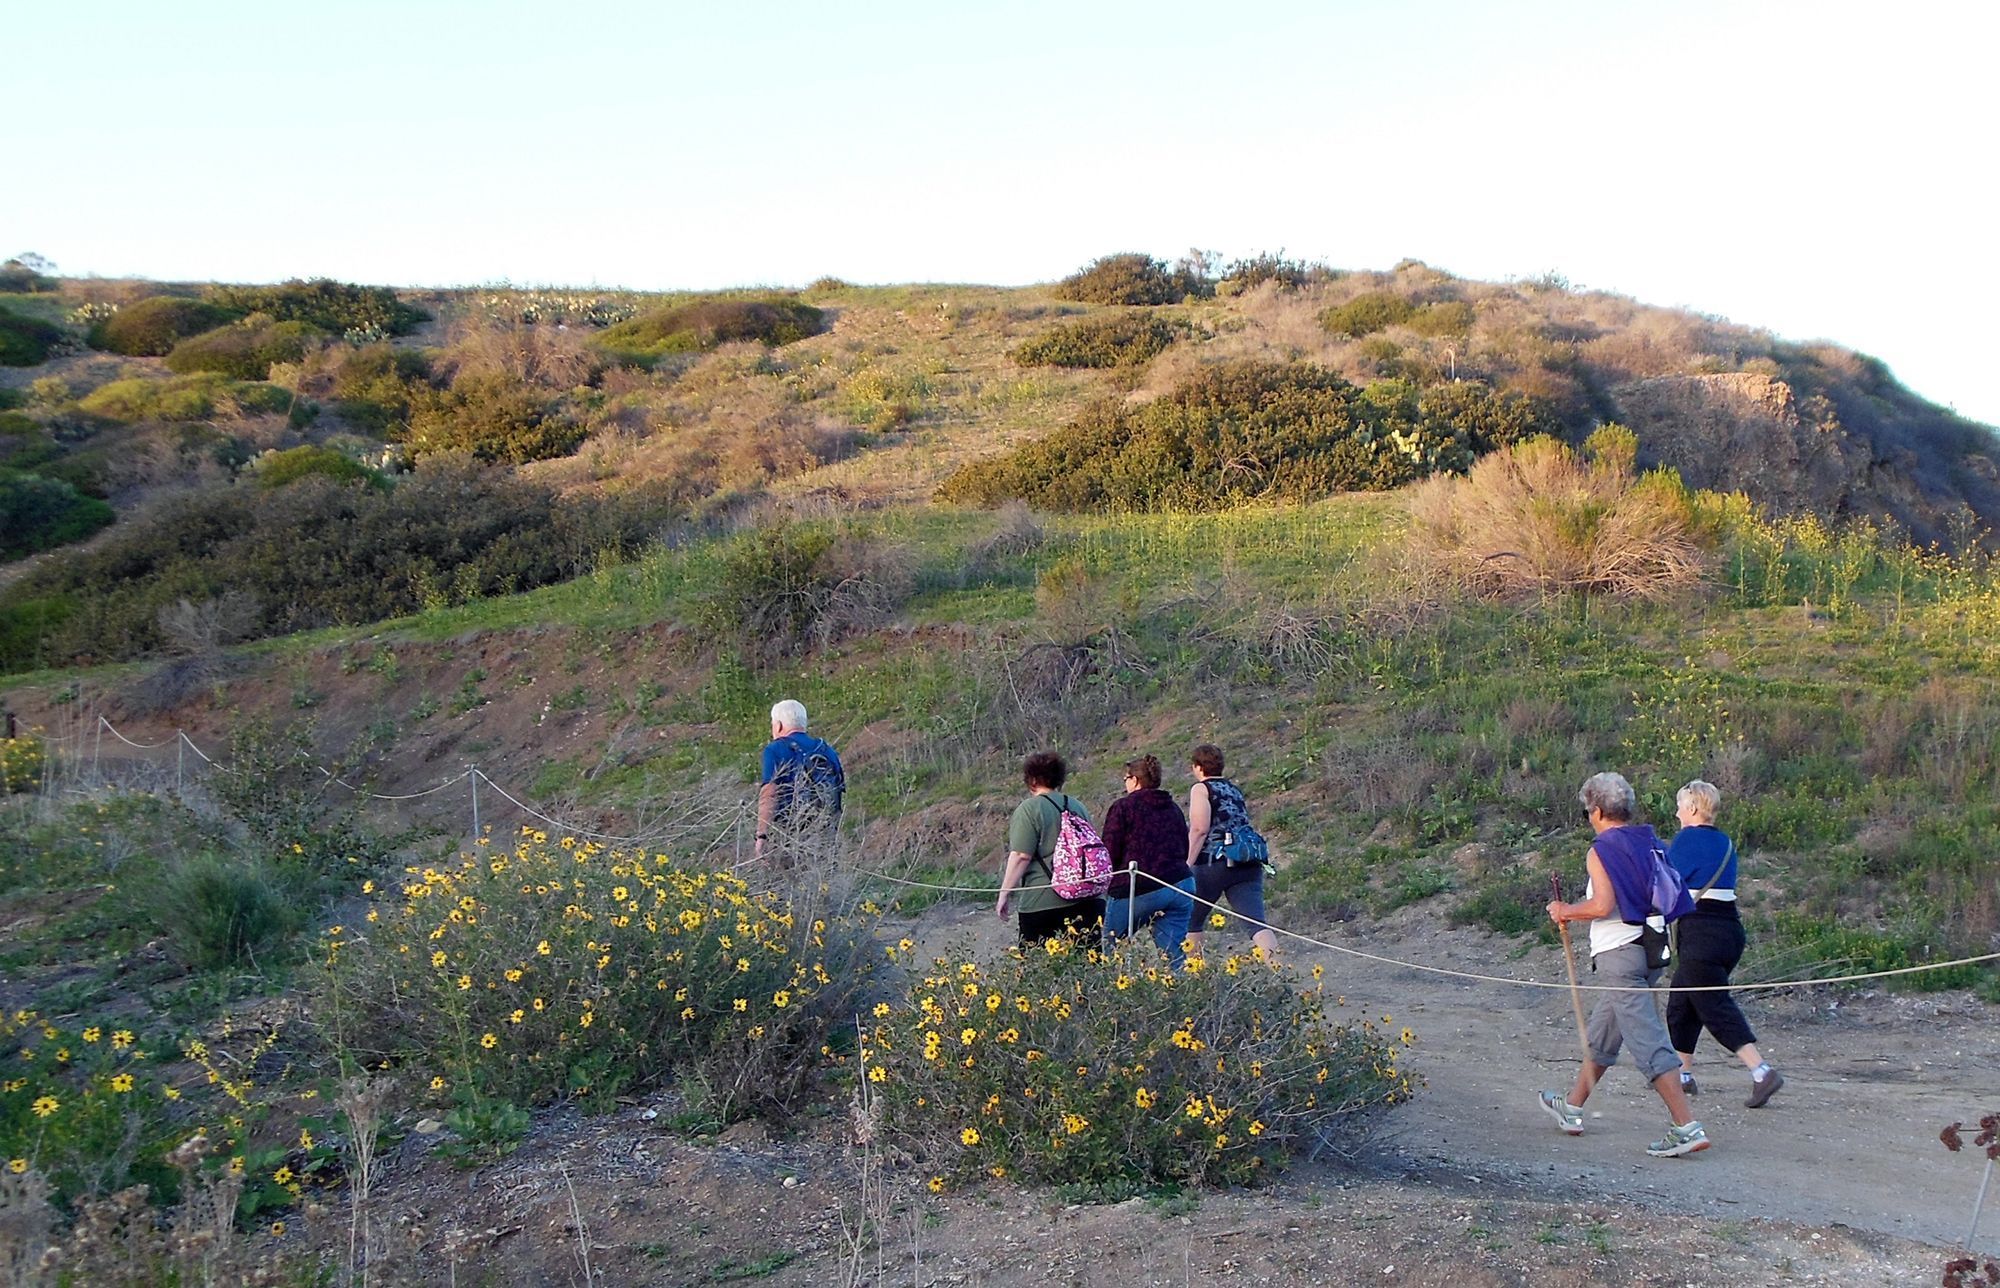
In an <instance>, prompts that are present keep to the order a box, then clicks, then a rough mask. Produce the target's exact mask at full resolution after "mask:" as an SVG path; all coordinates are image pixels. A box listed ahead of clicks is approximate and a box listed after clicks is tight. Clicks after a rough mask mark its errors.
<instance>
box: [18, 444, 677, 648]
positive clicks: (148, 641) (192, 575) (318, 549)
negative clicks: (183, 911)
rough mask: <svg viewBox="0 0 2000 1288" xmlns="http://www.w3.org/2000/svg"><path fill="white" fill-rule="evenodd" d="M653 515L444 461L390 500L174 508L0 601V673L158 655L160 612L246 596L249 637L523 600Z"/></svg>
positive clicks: (628, 539) (187, 502) (35, 576)
mask: <svg viewBox="0 0 2000 1288" xmlns="http://www.w3.org/2000/svg"><path fill="white" fill-rule="evenodd" d="M659 516H660V510H659V508H658V507H657V505H656V503H655V502H654V501H653V500H652V499H651V497H650V494H648V493H645V492H641V491H635V492H633V493H631V494H627V495H621V496H617V497H603V498H596V497H570V498H563V499H560V500H559V499H558V497H557V495H556V493H555V492H554V491H553V490H552V489H550V488H549V487H547V486H544V485H542V484H539V483H534V482H531V481H528V480H525V479H520V478H516V477H513V476H512V475H511V474H510V472H509V471H507V470H504V469H498V468H492V467H486V466H480V465H477V464H475V463H473V462H470V461H466V460H463V459H452V458H429V459H426V460H424V461H421V462H419V465H418V468H417V470H416V471H415V472H414V473H413V474H410V475H407V476H405V477H403V479H402V480H401V481H400V482H399V483H397V485H396V486H395V487H394V488H391V489H387V490H382V489H377V488H369V487H354V486H351V485H348V486H342V485H339V484H335V483H333V482H332V481H330V480H327V479H324V478H304V479H301V480H299V481H298V482H296V483H294V484H292V485H291V486H289V487H282V488H275V489H270V490H266V489H263V488H224V489H219V490H215V491H210V492H203V493H197V494H193V495H188V496H183V497H178V498H175V499H173V500H170V501H167V502H164V503H163V504H161V505H160V506H159V507H157V508H156V509H154V510H152V511H150V512H148V513H147V514H145V515H144V516H143V517H140V518H135V519H134V520H132V521H131V522H129V523H126V524H121V525H119V526H118V527H117V528H115V529H113V530H112V531H111V532H110V533H107V534H106V535H105V536H104V538H102V539H101V540H100V541H99V542H98V543H97V544H96V545H95V546H93V547H92V548H91V549H89V550H78V551H70V552H61V553H58V554H57V555H54V556H52V557H51V558H49V559H48V560H46V561H45V562H43V563H42V564H41V565H40V566H39V567H37V568H36V569H34V570H33V571H32V572H31V573H28V574H26V575H24V576H22V577H21V578H19V579H18V580H16V581H14V582H12V583H11V584H9V585H7V586H5V587H4V588H0V670H22V669H25V668H28V667H31V666H40V665H54V664H59V663H62V662H66V661H71V660H75V659H78V658H84V657H88V658H92V659H94V660H96V661H109V660H119V659H125V658H132V657H138V656H143V655H145V654H148V653H152V652H155V651H157V650H159V649H160V648H162V647H163V646H164V644H165V643H166V640H165V638H164V636H163V634H162V631H161V628H160V623H159V615H160V612H161V610H162V609H166V608H170V607H172V606H173V605H175V604H177V603H178V602H179V601H180V600H183V599H186V600H189V601H190V602H194V603H200V602H202V601H203V600H209V599H215V598H218V597H220V596H222V595H224V594H226V593H227V592H230V591H241V592H243V593H245V594H247V595H250V596H252V597H254V599H255V601H256V604H257V609H256V613H255V620H254V621H253V622H252V623H250V625H249V628H248V629H247V630H246V632H245V634H246V637H248V638H262V637H264V636H268V635H276V634H282V633H284V632H287V631H294V630H305V629H309V628H312V627H319V626H331V625H335V624H338V623H355V622H369V621H377V620H380V619H382V618H385V617H393V616H396V615H398V614H403V613H412V612H417V611H420V610H422V609H424V608H425V607H427V606H429V605H431V604H434V603H438V602H444V603H462V602H465V601H466V600H469V599H473V598H477V597H479V596H483V595H494V594H509V593H512V592H515V591H520V590H528V589H532V588H533V587H536V586H543V585H547V584H549V583H550V582H555V581H561V580H565V579H567V578H570V577H574V576H576V575H577V574H579V573H581V572H586V571H589V570H590V569H592V568H594V567H596V566H597V563H598V560H599V557H600V554H601V552H603V551H607V550H609V551H614V552H617V553H619V554H621V555H622V554H629V553H631V552H633V551H635V550H637V549H638V548H639V546H640V545H641V543H642V542H644V541H646V540H648V539H649V538H650V537H651V536H652V534H653V532H654V530H655V527H656V525H657V523H658V521H659Z"/></svg>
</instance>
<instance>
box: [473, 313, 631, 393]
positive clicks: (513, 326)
mask: <svg viewBox="0 0 2000 1288" xmlns="http://www.w3.org/2000/svg"><path fill="white" fill-rule="evenodd" d="M603 366H604V360H603V358H602V357H601V356H599V355H598V354H597V353H596V351H594V350H593V349H591V347H590V345H589V343H588V342H587V341H586V339H585V338H584V333H583V332H582V331H581V330H580V329H574V330H573V329H571V328H569V327H563V326H549V325H546V324H543V325H536V324H532V323H527V322H519V321H515V320H513V319H511V318H502V317H495V316H492V315H488V314H483V313H472V314H465V315H461V316H460V317H458V318H456V319H455V320H453V322H452V323H451V325H450V327H449V328H448V329H447V331H446V346H445V351H444V353H443V354H442V355H441V356H440V357H439V358H438V360H437V369H438V370H439V371H440V372H441V373H444V374H447V375H456V374H458V373H459V372H480V373H499V374H501V375H505V376H510V377H512V378H513V379H515V380H519V381H522V382H524V383H526V384H530V385H536V386H539V387H541V388H543V389H558V390H560V389H574V388H576V387H578V386H579V385H587V384H589V383H590V382H591V381H592V380H593V379H594V378H595V377H596V376H597V374H598V372H599V371H600V370H601V369H602V368H603Z"/></svg>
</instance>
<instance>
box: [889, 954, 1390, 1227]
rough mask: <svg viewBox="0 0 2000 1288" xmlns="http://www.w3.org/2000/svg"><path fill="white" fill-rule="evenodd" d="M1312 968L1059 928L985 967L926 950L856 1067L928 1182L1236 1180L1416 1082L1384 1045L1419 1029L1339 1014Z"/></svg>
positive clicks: (1354, 1122)
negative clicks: (924, 968)
mask: <svg viewBox="0 0 2000 1288" xmlns="http://www.w3.org/2000/svg"><path fill="white" fill-rule="evenodd" d="M898 949H901V950H903V951H907V949H908V941H904V943H903V944H902V945H898V947H897V948H892V949H891V950H890V952H891V954H892V955H894V954H895V953H896V952H897V951H898ZM1320 973H1321V972H1320V970H1319V968H1317V967H1315V968H1314V971H1313V979H1312V980H1311V981H1310V982H1309V983H1308V984H1307V986H1306V987H1303V988H1302V987H1300V984H1301V980H1300V978H1299V977H1298V976H1297V975H1295V974H1294V973H1292V972H1290V971H1286V970H1274V969H1272V968H1271V967H1269V966H1267V965H1266V964H1265V963H1264V962H1263V960H1262V959H1261V957H1259V956H1257V955H1254V954H1253V955H1251V956H1231V957H1228V958H1224V959H1221V960H1211V961H1207V962H1204V961H1203V960H1202V959H1199V958H1190V959H1189V961H1188V964H1187V966H1186V967H1185V968H1184V969H1183V970H1182V971H1181V972H1179V973H1176V972H1174V971H1172V970H1169V969H1167V968H1166V967H1165V966H1164V965H1163V964H1162V963H1161V962H1160V961H1159V959H1158V958H1155V957H1153V956H1152V955H1151V954H1150V953H1149V952H1147V951H1146V950H1144V949H1141V948H1136V947H1135V948H1132V949H1130V950H1129V951H1122V952H1118V953H1110V954H1107V953H1100V952H1098V951H1097V950H1095V949H1093V948H1089V947H1086V946H1084V945H1082V944H1079V943H1076V942H1071V941H1055V942H1052V943H1050V944H1049V945H1047V947H1046V948H1045V949H1044V948H1033V949H1015V950H1011V951H1010V952H1009V953H1008V954H1007V956H1006V957H1004V958H1003V959H1001V960H1000V961H999V962H997V963H995V964H994V965H992V966H990V967H989V966H983V965H981V964H979V963H977V962H974V961H970V960H967V961H954V960H952V959H950V958H945V957H938V958H935V959H933V961H932V963H931V970H930V971H929V972H927V973H925V974H922V975H919V976H916V977H915V978H914V979H913V981H912V984H911V987H910V990H909V996H908V998H907V999H906V1000H905V1001H904V1002H903V1003H902V1004H900V1005H890V1004H888V1003H883V1004H880V1005H878V1006H876V1007H875V1008H874V1016H875V1020H876V1024H875V1026H874V1028H873V1029H872V1030H871V1031H870V1032H869V1034H868V1036H867V1040H866V1042H865V1044H864V1046H863V1048H862V1062H863V1064H864V1065H865V1066H866V1073H865V1075H864V1076H865V1077H866V1078H867V1079H868V1081H869V1082H870V1083H871V1084H873V1086H872V1087H871V1090H873V1091H877V1092H879V1093H881V1094H882V1095H884V1096H886V1097H887V1098H888V1099H889V1101H890V1103H891V1106H892V1112H891V1113H890V1114H889V1115H888V1121H890V1122H891V1123H893V1124H895V1129H896V1130H897V1131H898V1132H899V1133H900V1134H901V1135H902V1136H903V1138H904V1139H905V1141H906V1143H907V1144H908V1146H909V1147H910V1148H911V1149H912V1150H913V1151H914V1152H916V1153H917V1154H918V1155H919V1156H920V1157H923V1158H926V1159H927V1160H929V1161H930V1162H931V1163H932V1164H933V1165H934V1166H935V1167H936V1170H937V1176H936V1177H935V1178H934V1179H933V1188H942V1187H943V1186H944V1185H946V1184H948V1183H949V1182H950V1181H951V1180H952V1179H955V1178H961V1177H970V1176H973V1175H975V1174H977V1173H980V1172H985V1173H988V1174H990V1175H993V1176H1009V1175H1012V1176H1017V1177H1019V1178H1020V1179H1023V1180H1028V1181H1063V1182H1069V1183H1073V1184H1083V1185H1096V1186H1130V1185H1133V1184H1146V1183H1159V1182H1168V1183H1191V1184H1211V1185H1218V1184H1219V1185H1227V1184H1236V1183H1241V1182H1244V1181H1247V1180H1250V1179H1251V1178H1253V1177H1256V1176H1258V1175H1259V1174H1260V1173H1262V1172H1264V1171H1266V1170H1268V1169H1271V1168H1273V1167H1275V1166H1278V1165H1280V1164H1282V1162H1283V1161H1284V1160H1285V1159H1286V1158H1287V1157H1288V1156H1289V1155H1290V1154H1292V1153H1293V1152H1295V1151H1297V1150H1299V1149H1301V1148H1302V1147H1312V1146H1315V1145H1316V1144H1317V1143H1319V1142H1321V1141H1322V1140H1325V1139H1329V1138H1332V1137H1336V1136H1338V1135H1340V1134H1342V1133H1344V1132H1348V1131H1351V1130H1353V1129H1354V1128H1356V1127H1358V1126H1359V1124H1360V1123H1361V1122H1362V1121H1363V1119H1364V1118H1365V1116H1366V1115H1367V1114H1368V1112H1369V1111H1371V1110H1375V1109H1378V1108H1380V1107H1381V1106H1385V1105H1389V1104H1393V1103H1395V1102H1397V1101H1399V1100H1401V1099H1404V1098H1405V1097H1407V1096H1409V1095H1410V1094H1411V1093H1412V1092H1413V1091H1414V1090H1415V1088H1416V1085H1417V1084H1416V1080H1415V1078H1414V1077H1413V1076H1412V1075H1410V1074H1407V1073H1404V1072H1402V1071H1401V1070H1399V1069H1398V1068H1397V1063H1396V1057H1397V1052H1398V1049H1399V1047H1400V1046H1401V1045H1406V1044H1408V1043H1410V1042H1412V1041H1414V1040H1415V1037H1414V1035H1413V1034H1412V1033H1411V1032H1410V1031H1409V1030H1408V1029H1404V1030H1403V1031H1402V1033H1401V1035H1400V1038H1392V1037H1391V1036H1389V1035H1388V1033H1387V1031H1386V1027H1382V1028H1378V1027H1377V1026H1376V1025H1375V1024H1374V1023H1372V1022H1369V1021H1361V1022H1358V1023H1346V1024H1342V1023H1336V1022H1334V1020H1333V1019H1332V1017H1331V1015H1330V1013H1329V1008H1330V1007H1337V1006H1339V1005H1341V1002H1340V1001H1339V999H1333V1000H1332V1001H1329V999H1328V998H1327V997H1326V996H1325V993H1324V990H1323V987H1322V985H1321V983H1320V980H1319V976H1320ZM1390 1022H1391V1020H1390V1017H1388V1016H1383V1017H1382V1024H1383V1025H1384V1026H1386V1025H1387V1024H1389V1023H1390Z"/></svg>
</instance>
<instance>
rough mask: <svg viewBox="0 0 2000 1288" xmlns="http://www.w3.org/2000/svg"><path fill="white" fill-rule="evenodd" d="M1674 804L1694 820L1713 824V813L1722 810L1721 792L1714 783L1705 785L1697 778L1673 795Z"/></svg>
mask: <svg viewBox="0 0 2000 1288" xmlns="http://www.w3.org/2000/svg"><path fill="white" fill-rule="evenodd" d="M1674 804H1676V805H1678V806H1680V807H1681V808H1682V809H1684V810H1686V811H1687V812H1688V813H1690V814H1692V815H1694V816H1695V817H1696V818H1701V819H1707V820H1708V821H1709V822H1711V823H1713V822H1714V821H1715V811H1717V810H1719V809H1721V808H1722V791H1721V789H1720V788H1718V787H1716V785H1715V784H1714V783H1705V782H1703V781H1702V780H1701V779H1699V778H1697V779H1695V780H1694V781H1693V782H1691V783H1689V784H1688V785H1687V786H1686V787H1683V788H1681V789H1680V790H1679V791H1677V792H1675V793H1674Z"/></svg>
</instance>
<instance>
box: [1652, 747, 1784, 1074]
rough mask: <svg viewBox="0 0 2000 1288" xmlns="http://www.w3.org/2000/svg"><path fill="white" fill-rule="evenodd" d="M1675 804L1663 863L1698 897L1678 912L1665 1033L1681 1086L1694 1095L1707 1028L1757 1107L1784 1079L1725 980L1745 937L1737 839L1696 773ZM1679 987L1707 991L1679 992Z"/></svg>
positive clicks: (1718, 797)
mask: <svg viewBox="0 0 2000 1288" xmlns="http://www.w3.org/2000/svg"><path fill="white" fill-rule="evenodd" d="M1674 803H1675V805H1676V806H1677V807H1678V808H1677V809H1676V810H1675V814H1676V816H1677V817H1678V818H1679V819H1680V821H1681V830H1680V831H1678V832H1676V833H1674V839H1673V843H1672V844H1670V845H1668V846H1667V862H1668V863H1671V864H1672V865H1673V867H1674V870H1675V871H1676V872H1678V873H1680V874H1681V880H1683V881H1685V882H1686V883H1687V888H1688V892H1689V893H1690V894H1698V895H1700V896H1701V897H1700V899H1698V900H1697V901H1696V903H1695V905H1694V911H1693V912H1691V913H1689V914H1688V915H1687V916H1685V917H1682V918H1681V919H1680V923H1679V925H1680V938H1679V943H1678V945H1677V946H1678V948H1679V950H1680V951H1679V953H1678V954H1677V956H1678V957H1679V960H1680V965H1679V966H1677V967H1676V968H1675V970H1674V978H1673V982H1672V984H1671V985H1669V988H1670V990H1671V991H1670V996H1669V997H1668V999H1667V1032H1668V1035H1669V1036H1670V1037H1672V1038H1673V1042H1674V1050H1675V1051H1676V1052H1677V1053H1679V1055H1680V1058H1681V1089H1682V1090H1684V1091H1686V1092H1687V1094H1689V1095H1690V1096H1692V1095H1694V1094H1695V1082H1694V1047H1695V1043H1697V1042H1699V1041H1700V1040H1701V1031H1702V1029H1703V1028H1706V1029H1707V1030H1708V1031H1709V1032H1710V1033H1711V1034H1713V1035H1714V1037H1715V1040H1716V1041H1717V1042H1720V1043H1722V1045H1723V1046H1724V1047H1725V1048H1727V1049H1728V1050H1731V1051H1734V1052H1735V1053H1736V1058H1737V1059H1739V1060H1741V1061H1742V1062H1743V1067H1744V1068H1746V1069H1748V1070H1750V1098H1749V1099H1748V1100H1746V1101H1744V1102H1743V1103H1744V1104H1746V1105H1748V1106H1750V1108H1752V1109H1761V1108H1763V1107H1764V1105H1765V1103H1766V1102H1767V1101H1769V1100H1770V1099H1771V1097H1772V1096H1773V1095H1776V1094H1777V1091H1778V1088H1780V1087H1782V1086H1784V1085H1785V1079H1784V1075H1782V1074H1780V1073H1779V1072H1778V1071H1777V1070H1776V1069H1773V1068H1772V1067H1771V1066H1770V1065H1769V1064H1768V1063H1766V1062H1765V1060H1764V1057H1763V1056H1762V1055H1760V1054H1758V1052H1757V1035H1756V1034H1754V1033H1752V1032H1751V1031H1750V1021H1748V1020H1746V1019H1744V1018H1743V1011H1742V1009H1741V1008H1740V1007H1738V1006H1737V1005H1736V999H1735V998H1733V997H1731V996H1730V995H1729V991H1728V987H1727V986H1728V984H1729V973H1730V972H1731V971H1733V970H1735V969H1736V963H1737V962H1739V961H1741V960H1742V958H1743V944H1744V936H1743V919H1742V918H1741V917H1740V916H1738V915H1737V912H1736V846H1735V845H1734V844H1733V843H1731V841H1730V839H1729V837H1728V836H1726V835H1725V834H1724V833H1723V832H1722V831H1721V830H1720V829H1719V828H1717V827H1716V826H1715V813H1716V810H1718V809H1719V808H1721V806H1722V793H1721V792H1719V791H1717V790H1716V789H1715V785H1714V784H1713V783H1705V782H1703V781H1702V780H1701V779H1699V778H1697V779H1695V780H1694V781H1693V782H1691V783H1689V784H1688V785H1687V786H1685V787H1683V788H1681V790H1680V792H1679V794H1678V795H1677V797H1676V798H1675V802H1674ZM1684 988H1707V989H1712V990H1714V991H1712V992H1703V993H1683V992H1681V991H1680V990H1681V989H1684Z"/></svg>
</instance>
